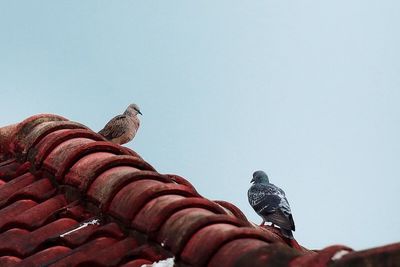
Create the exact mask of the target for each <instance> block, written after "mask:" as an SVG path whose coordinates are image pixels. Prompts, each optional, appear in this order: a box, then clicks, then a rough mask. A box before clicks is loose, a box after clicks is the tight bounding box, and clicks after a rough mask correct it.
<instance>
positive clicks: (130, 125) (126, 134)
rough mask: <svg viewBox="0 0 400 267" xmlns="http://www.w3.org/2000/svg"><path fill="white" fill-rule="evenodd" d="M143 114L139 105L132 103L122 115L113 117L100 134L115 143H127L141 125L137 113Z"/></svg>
mask: <svg viewBox="0 0 400 267" xmlns="http://www.w3.org/2000/svg"><path fill="white" fill-rule="evenodd" d="M138 114H140V115H142V112H140V109H139V107H138V105H136V104H130V105H129V106H128V108H127V109H126V110H125V112H124V113H123V114H122V115H118V116H115V117H114V118H112V119H111V120H110V121H109V122H108V123H107V124H106V126H104V128H103V129H102V130H100V131H99V134H101V135H102V136H104V137H105V138H106V139H108V140H110V141H111V142H113V143H115V144H120V145H122V144H125V143H128V142H129V141H131V140H132V139H133V138H134V137H135V135H136V132H137V130H138V129H139V126H140V121H139V118H138V117H137V115H138Z"/></svg>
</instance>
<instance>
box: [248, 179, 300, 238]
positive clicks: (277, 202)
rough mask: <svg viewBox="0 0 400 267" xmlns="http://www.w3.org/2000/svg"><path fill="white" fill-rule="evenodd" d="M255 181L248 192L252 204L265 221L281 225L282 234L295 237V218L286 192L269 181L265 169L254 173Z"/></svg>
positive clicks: (252, 180) (273, 224) (262, 224)
mask: <svg viewBox="0 0 400 267" xmlns="http://www.w3.org/2000/svg"><path fill="white" fill-rule="evenodd" d="M250 183H253V184H252V185H251V187H250V189H249V190H248V192H247V197H248V199H249V203H250V205H251V206H252V207H253V209H254V210H255V212H256V213H257V214H258V215H260V216H261V218H262V219H263V221H262V223H261V225H260V226H264V224H265V222H271V223H272V226H275V225H277V226H279V228H280V232H281V233H282V235H283V236H284V237H286V238H289V239H294V237H293V233H292V230H293V231H295V225H294V220H293V216H292V212H291V210H290V206H289V202H288V200H287V199H286V196H285V192H284V191H283V190H282V189H280V188H279V187H277V186H275V185H274V184H271V183H270V182H269V178H268V175H267V174H266V173H265V172H264V171H255V172H254V173H253V179H251V182H250Z"/></svg>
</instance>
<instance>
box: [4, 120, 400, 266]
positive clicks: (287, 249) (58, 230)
mask: <svg viewBox="0 0 400 267" xmlns="http://www.w3.org/2000/svg"><path fill="white" fill-rule="evenodd" d="M344 254H345V255H344ZM343 255H344V256H343ZM172 257H174V259H175V264H176V265H177V266H211V267H212V266H227V267H229V266H244V267H245V266H328V265H329V266H349V264H350V263H351V264H353V265H351V266H364V265H365V264H366V263H368V264H371V265H369V266H394V265H395V263H399V262H400V243H397V244H393V245H389V246H385V247H380V248H375V249H370V250H365V251H359V252H354V251H353V250H352V249H351V248H348V247H345V246H340V245H336V246H331V247H328V248H325V249H322V250H319V251H311V250H307V249H305V248H303V247H301V246H299V245H298V244H297V242H296V241H293V242H289V241H288V240H287V239H285V238H283V237H282V236H281V235H280V233H279V231H277V230H276V229H275V228H272V227H268V226H267V227H258V226H256V225H254V224H252V223H251V222H249V221H248V220H247V219H246V217H245V216H244V214H243V213H242V212H241V211H240V210H239V209H238V208H237V207H235V206H234V205H233V204H231V203H228V202H224V201H211V200H208V199H206V198H204V197H202V196H201V195H200V194H199V193H198V192H197V191H196V189H195V188H194V187H193V186H192V185H191V184H190V182H189V181H187V180H186V179H184V178H183V177H180V176H178V175H170V174H160V173H158V172H157V171H156V170H155V168H154V167H153V166H151V165H150V164H149V163H147V162H146V161H144V160H143V159H142V158H141V157H140V155H138V154H137V153H135V152H134V151H132V150H130V149H128V148H126V147H123V146H119V145H115V144H112V143H110V142H108V141H106V140H104V139H103V137H102V136H100V135H98V134H97V133H95V132H93V131H91V130H90V129H88V128H87V127H86V126H84V125H82V124H79V123H77V122H72V121H69V120H67V119H65V118H63V117H61V116H57V115H51V114H41V115H36V116H32V117H30V118H27V119H26V120H24V121H22V122H21V123H18V124H14V125H10V126H7V127H3V128H0V266H142V265H144V264H152V263H153V262H157V261H160V260H165V259H168V258H172ZM374 264H375V265H374Z"/></svg>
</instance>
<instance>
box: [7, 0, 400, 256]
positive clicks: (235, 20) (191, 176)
mask: <svg viewBox="0 0 400 267" xmlns="http://www.w3.org/2000/svg"><path fill="white" fill-rule="evenodd" d="M399 13H400V2H399V1H394V0H393V1H366V0H362V1H361V0H359V1H348V0H346V1H344V0H337V1H316V0H315V1H309V0H305V1H284V0H280V1H114V2H111V1H39V2H38V1H2V2H1V3H0V97H1V104H0V125H6V124H10V123H14V122H17V121H20V120H22V119H24V118H26V117H28V116H30V115H33V114H36V113H45V112H46V113H47V112H49V113H56V114H60V115H63V116H65V117H67V118H69V119H71V120H75V121H78V122H81V123H84V124H86V125H88V126H89V127H91V128H92V129H93V130H96V131H97V130H99V129H100V128H101V127H102V126H103V125H104V124H105V123H106V122H107V121H108V120H109V119H110V118H111V117H112V116H114V115H116V114H117V113H120V112H122V111H123V110H124V109H125V108H126V106H127V105H128V104H129V103H131V102H135V103H137V104H139V105H140V107H141V109H142V112H143V114H144V116H143V118H142V125H141V128H140V130H139V133H138V135H137V137H136V139H135V140H134V141H133V142H132V143H129V144H128V146H129V147H131V148H133V149H134V150H136V151H137V152H139V153H140V154H141V155H142V156H143V157H144V158H145V159H146V160H147V161H149V162H150V163H151V164H152V165H153V166H154V167H155V168H156V169H157V170H159V171H160V172H162V173H176V174H180V175H182V176H184V177H186V178H187V179H188V180H189V181H191V182H192V183H193V184H194V185H195V186H196V187H197V188H198V190H199V192H200V193H201V194H203V195H204V196H205V197H207V198H210V199H223V200H227V201H230V202H232V203H234V204H236V205H237V206H238V207H240V208H241V209H242V210H243V212H244V213H245V214H246V215H247V216H248V218H249V219H250V220H252V221H254V222H257V223H260V222H261V219H260V218H259V217H258V216H257V215H256V214H255V213H254V211H253V210H252V209H251V207H250V206H249V204H248V203H247V189H248V188H249V186H250V184H249V182H250V179H251V174H252V172H253V171H254V170H257V169H263V170H265V171H266V172H267V173H268V174H269V176H270V180H271V182H273V183H275V184H276V185H279V186H280V187H282V188H283V189H284V190H285V191H286V194H287V196H288V199H289V202H290V204H291V207H292V212H293V215H294V219H295V222H296V228H297V230H296V232H295V233H294V234H295V237H296V238H297V239H298V241H299V242H300V243H301V244H303V245H305V246H306V247H309V248H322V247H325V246H328V245H331V244H337V243H342V244H346V245H348V246H351V247H353V248H355V249H362V248H367V247H372V246H378V245H383V244H387V243H390V242H396V241H400V215H399V214H400V213H399V204H400V193H399V191H400V142H399V138H400V101H399V100H400V90H399V87H400V75H399V73H400V52H399V47H400V34H399V26H400V16H399Z"/></svg>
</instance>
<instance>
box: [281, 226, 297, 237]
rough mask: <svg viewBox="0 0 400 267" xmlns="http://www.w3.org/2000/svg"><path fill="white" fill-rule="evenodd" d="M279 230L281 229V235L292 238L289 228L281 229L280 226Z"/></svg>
mask: <svg viewBox="0 0 400 267" xmlns="http://www.w3.org/2000/svg"><path fill="white" fill-rule="evenodd" d="M280 230H281V233H282V235H283V236H284V237H286V238H289V239H294V237H293V234H292V231H291V230H287V229H283V228H280Z"/></svg>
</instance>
